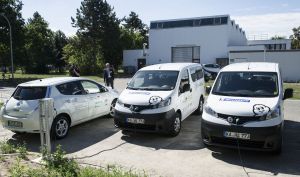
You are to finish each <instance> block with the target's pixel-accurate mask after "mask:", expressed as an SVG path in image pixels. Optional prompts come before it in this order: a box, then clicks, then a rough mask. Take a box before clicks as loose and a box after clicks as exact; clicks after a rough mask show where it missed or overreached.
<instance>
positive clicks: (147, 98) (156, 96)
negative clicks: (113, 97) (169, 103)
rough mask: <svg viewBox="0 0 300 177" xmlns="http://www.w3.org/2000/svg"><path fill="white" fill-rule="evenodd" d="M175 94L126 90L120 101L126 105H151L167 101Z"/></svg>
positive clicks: (170, 92)
mask: <svg viewBox="0 0 300 177" xmlns="http://www.w3.org/2000/svg"><path fill="white" fill-rule="evenodd" d="M172 93H173V90H171V91H145V90H129V89H125V90H124V91H123V92H122V93H121V95H120V96H119V100H120V101H121V102H122V103H124V104H132V105H149V104H150V103H151V104H156V103H159V102H160V101H161V100H165V99H167V98H169V97H170V95H171V94H172Z"/></svg>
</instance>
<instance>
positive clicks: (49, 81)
mask: <svg viewBox="0 0 300 177" xmlns="http://www.w3.org/2000/svg"><path fill="white" fill-rule="evenodd" d="M77 80H89V79H86V78H81V77H51V78H45V79H38V80H33V81H29V82H25V83H22V84H19V86H24V87H33V86H44V87H45V86H51V85H58V84H62V83H66V82H72V81H77Z"/></svg>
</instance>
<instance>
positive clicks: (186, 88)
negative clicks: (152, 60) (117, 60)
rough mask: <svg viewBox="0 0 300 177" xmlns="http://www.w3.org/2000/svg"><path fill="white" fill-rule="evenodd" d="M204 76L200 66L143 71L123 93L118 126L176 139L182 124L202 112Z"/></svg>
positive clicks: (162, 66)
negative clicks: (189, 117) (191, 115)
mask: <svg viewBox="0 0 300 177" xmlns="http://www.w3.org/2000/svg"><path fill="white" fill-rule="evenodd" d="M204 94H205V87H204V74H203V69H202V66H201V65H200V64H195V63H166V64H157V65H152V66H147V67H144V68H142V69H140V70H139V71H138V72H137V73H136V74H135V75H134V77H133V78H132V79H131V81H130V82H129V83H128V86H127V88H126V89H125V90H124V91H123V92H122V93H121V95H120V97H119V99H118V101H117V103H116V107H115V114H114V120H115V126H116V127H118V128H120V129H123V130H133V131H145V132H162V133H167V134H169V135H171V136H176V135H177V134H178V133H179V132H180V129H181V121H183V120H184V119H186V118H187V117H188V116H189V115H190V114H192V113H193V112H197V113H198V114H201V113H202V110H203V103H204Z"/></svg>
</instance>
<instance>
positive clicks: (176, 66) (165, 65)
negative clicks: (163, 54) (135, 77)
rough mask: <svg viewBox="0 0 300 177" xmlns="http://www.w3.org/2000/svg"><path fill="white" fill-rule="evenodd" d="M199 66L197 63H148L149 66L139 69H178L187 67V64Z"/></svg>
mask: <svg viewBox="0 0 300 177" xmlns="http://www.w3.org/2000/svg"><path fill="white" fill-rule="evenodd" d="M193 65H195V66H201V65H200V64H198V63H163V64H156V65H150V66H146V67H144V68H142V69H140V70H141V71H145V70H170V71H180V70H182V69H183V68H185V67H187V66H193Z"/></svg>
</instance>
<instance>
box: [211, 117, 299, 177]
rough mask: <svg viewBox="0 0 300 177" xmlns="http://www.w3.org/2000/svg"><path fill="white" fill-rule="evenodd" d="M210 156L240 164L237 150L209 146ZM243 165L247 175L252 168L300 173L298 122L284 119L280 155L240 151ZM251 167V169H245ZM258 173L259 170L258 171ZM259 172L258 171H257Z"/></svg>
mask: <svg viewBox="0 0 300 177" xmlns="http://www.w3.org/2000/svg"><path fill="white" fill-rule="evenodd" d="M209 149H211V150H212V151H213V152H212V156H213V157H214V158H216V159H219V160H222V161H224V162H226V163H230V164H234V165H240V166H242V164H241V162H240V159H239V156H238V150H234V149H224V148H217V147H210V148H209ZM241 156H242V159H243V165H244V167H246V171H247V172H248V174H249V175H251V174H254V175H255V174H256V172H253V170H251V169H254V170H261V171H265V172H269V173H271V174H272V175H277V174H279V173H281V174H289V175H300V122H295V121H290V120H286V121H285V129H284V144H283V151H282V154H281V155H272V154H270V153H266V152H255V151H241ZM247 168H251V169H247ZM258 173H259V172H258ZM259 174H260V173H259Z"/></svg>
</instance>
